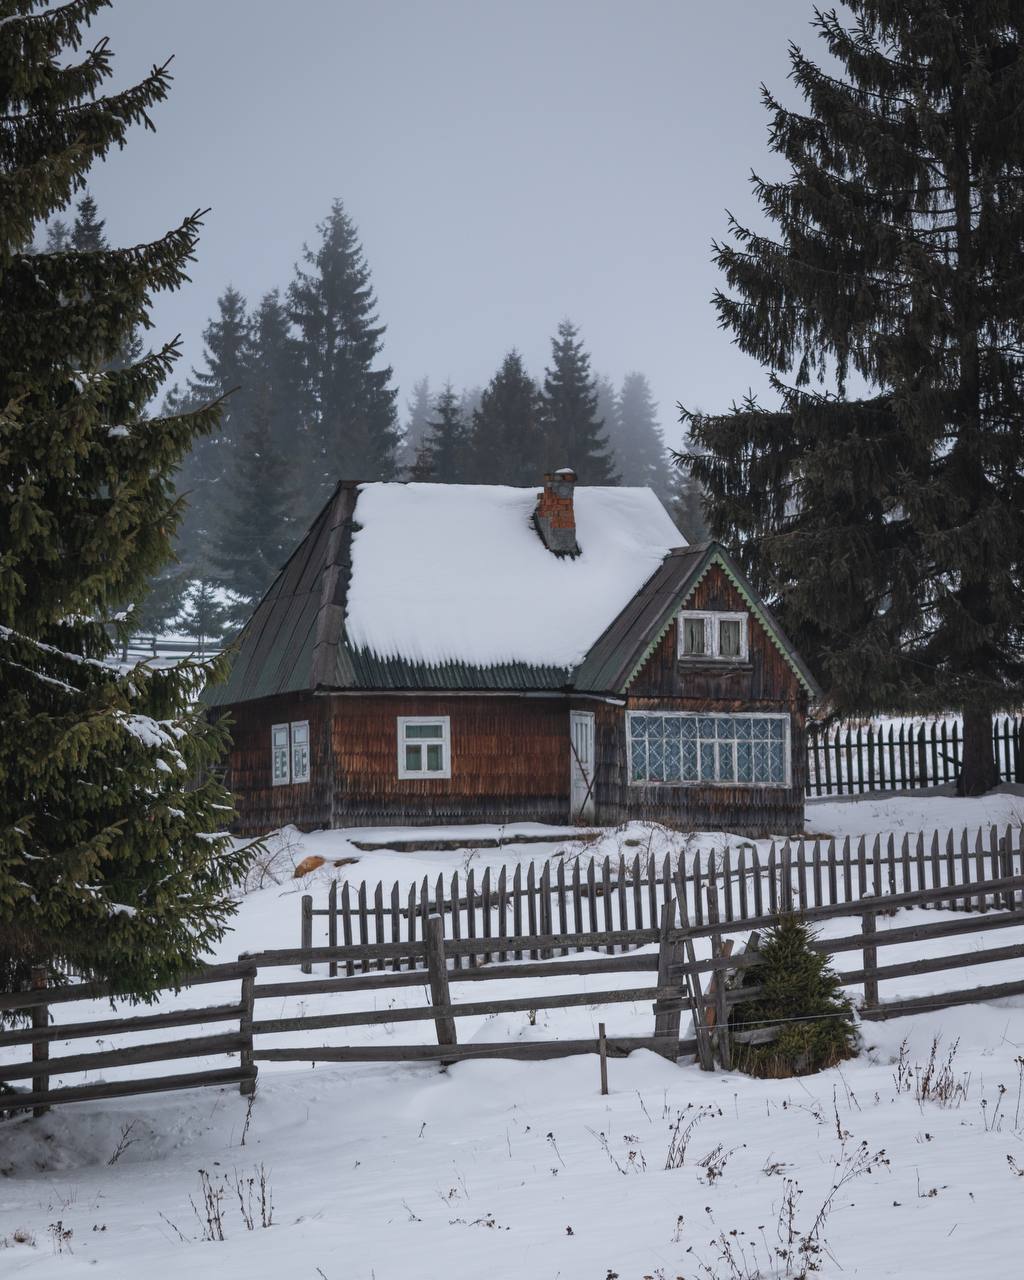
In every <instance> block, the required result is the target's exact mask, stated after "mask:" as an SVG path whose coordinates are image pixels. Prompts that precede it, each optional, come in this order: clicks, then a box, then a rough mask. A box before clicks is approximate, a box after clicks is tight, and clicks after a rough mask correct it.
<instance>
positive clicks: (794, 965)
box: [729, 916, 857, 1079]
mask: <svg viewBox="0 0 1024 1280" xmlns="http://www.w3.org/2000/svg"><path fill="white" fill-rule="evenodd" d="M814 940H815V934H814V931H813V930H812V929H811V928H810V927H809V926H808V925H807V924H806V923H804V921H802V920H800V919H798V918H797V917H796V916H784V917H783V918H782V919H781V920H780V921H779V922H778V924H776V925H773V926H772V928H770V929H768V930H767V931H766V932H765V935H764V938H763V939H762V940H761V943H760V946H759V951H760V954H761V963H760V964H758V965H756V966H754V967H752V968H748V969H744V970H743V981H742V983H741V984H740V986H741V989H742V988H743V987H751V988H757V990H758V994H757V995H756V996H754V997H753V998H752V999H750V1000H747V1001H744V1002H743V1003H737V1004H736V1005H735V1006H734V1007H733V1010H732V1012H731V1013H730V1015H729V1029H730V1031H732V1032H733V1034H734V1036H738V1037H739V1038H738V1039H735V1040H734V1045H733V1066H734V1067H735V1068H736V1070H737V1071H746V1072H747V1073H748V1074H749V1075H752V1076H762V1077H772V1078H776V1079H777V1078H779V1077H784V1076H804V1075H810V1074H812V1073H813V1072H815V1071H824V1070H826V1069H827V1068H828V1067H834V1066H836V1065H837V1064H838V1063H840V1062H843V1061H844V1060H845V1059H847V1058H852V1057H854V1056H855V1054H856V1052H857V1031H856V1027H855V1026H854V1022H853V1009H852V1006H851V1005H850V1001H849V998H848V997H847V996H846V994H845V993H844V991H843V988H842V984H841V983H840V981H839V977H838V975H837V974H836V972H835V970H834V969H832V968H831V967H830V957H829V956H827V955H824V954H823V953H822V952H820V951H817V950H815V949H814V947H813V946H812V943H813V942H814ZM758 1031H761V1032H767V1033H768V1034H771V1035H773V1036H774V1038H773V1039H771V1040H769V1041H768V1042H767V1043H761V1044H756V1043H755V1044H751V1043H744V1040H746V1039H747V1038H750V1039H758V1038H760V1037H756V1036H754V1035H752V1034H751V1033H756V1032H758Z"/></svg>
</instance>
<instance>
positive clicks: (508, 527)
mask: <svg viewBox="0 0 1024 1280" xmlns="http://www.w3.org/2000/svg"><path fill="white" fill-rule="evenodd" d="M680 541H681V539H680V536H679V534H678V532H677V531H676V529H675V527H674V526H673V524H672V522H671V520H670V519H669V517H668V515H667V513H666V512H665V510H664V508H663V507H662V506H661V504H660V503H659V501H658V500H657V498H656V497H655V496H654V494H653V493H652V492H651V491H650V490H648V489H630V488H597V487H585V486H582V485H580V486H577V485H576V477H575V475H574V473H573V472H572V471H569V470H564V471H560V472H556V473H554V474H553V475H550V476H547V477H545V482H544V488H543V490H541V491H540V492H539V493H538V492H537V490H536V489H513V488H507V487H504V486H498V485H438V484H415V483H410V484H398V483H395V484H385V483H379V484H353V483H342V484H339V485H338V487H337V489H336V490H335V492H334V494H333V496H332V497H331V499H330V501H329V502H328V503H327V504H326V506H325V507H324V508H323V510H322V511H321V512H320V514H319V516H318V517H317V519H316V521H315V522H314V524H313V526H312V528H311V529H310V531H309V533H308V534H307V535H306V537H305V538H304V540H303V541H302V543H301V544H300V546H299V547H298V548H297V549H296V551H295V553H294V554H293V555H292V557H291V559H290V560H289V561H288V563H287V564H286V565H285V567H284V568H283V569H282V571H281V573H280V575H279V576H278V578H277V580H276V581H275V583H274V584H273V586H272V587H271V588H270V590H269V591H268V592H267V594H266V596H265V597H264V599H263V600H262V601H261V602H260V604H259V605H258V607H257V608H256V610H255V612H254V613H253V615H252V618H251V619H250V621H249V622H248V624H247V625H246V627H245V629H244V631H243V632H242V634H241V637H240V641H239V647H238V651H237V655H236V657H235V659H234V663H233V667H232V670H231V674H230V677H229V679H228V681H227V683H226V684H223V685H221V686H218V687H216V688H211V689H209V690H208V691H207V693H206V695H205V697H206V700H207V702H208V704H209V705H210V707H211V708H212V709H213V711H214V713H215V714H216V713H220V712H227V713H230V716H231V721H232V725H233V729H232V734H233V740H234V746H233V750H232V752H231V755H230V760H229V766H228V772H227V782H228V785H229V786H230V788H231V789H232V791H233V792H234V795H235V798H236V803H237V806H238V812H239V824H238V825H239V829H240V830H241V831H244V832H259V831H266V830H268V829H271V828H275V827H278V826H281V825H283V824H285V823H294V824H295V825H297V826H299V827H300V828H304V829H310V828H315V827H338V826H354V825H368V824H373V825H380V824H441V823H445V824H446V823H460V822H502V821H507V820H520V821H523V820H526V821H530V820H532V821H539V822H546V823H561V824H564V823H566V822H588V823H603V824H610V823H619V822H622V821H624V820H626V819H630V818H649V819H657V820H659V821H663V822H667V823H671V824H673V825H676V826H679V827H683V828H690V829H723V828H724V829H727V830H730V831H736V832H741V833H746V834H762V833H767V832H779V833H792V832H794V831H797V830H799V829H801V827H802V825H803V797H804V785H805V780H806V718H807V708H808V700H809V698H812V697H813V696H814V695H815V694H816V687H815V684H814V680H813V678H812V677H811V675H810V674H809V672H808V671H807V669H806V667H805V666H804V664H803V663H802V662H801V660H800V658H799V657H798V655H797V654H796V653H795V652H794V651H793V648H792V646H791V645H790V644H789V642H788V641H787V639H786V637H785V636H784V635H783V634H782V632H781V630H780V629H779V627H778V624H777V623H776V622H775V620H774V619H773V618H772V616H771V614H770V613H769V611H768V610H767V609H766V608H765V606H764V604H763V602H762V601H761V600H760V599H759V598H758V596H757V594H756V592H755V591H754V590H753V589H752V588H751V585H750V583H749V582H748V581H747V580H746V579H745V578H744V576H743V574H742V573H741V572H740V570H739V568H738V567H737V565H736V564H735V563H734V561H733V560H732V559H731V558H730V557H729V555H728V554H727V552H726V551H725V550H724V549H723V548H722V547H721V546H719V545H717V544H714V543H705V544H702V545H700V546H679V545H678V544H679V542H680Z"/></svg>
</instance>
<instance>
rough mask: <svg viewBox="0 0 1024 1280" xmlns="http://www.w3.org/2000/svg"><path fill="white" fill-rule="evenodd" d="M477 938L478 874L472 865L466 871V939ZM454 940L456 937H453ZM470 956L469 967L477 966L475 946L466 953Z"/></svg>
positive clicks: (456, 953)
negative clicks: (476, 874)
mask: <svg viewBox="0 0 1024 1280" xmlns="http://www.w3.org/2000/svg"><path fill="white" fill-rule="evenodd" d="M475 938H476V876H475V873H474V871H473V868H472V867H470V868H469V870H468V871H467V872H466V940H467V942H469V941H472V940H473V939H475ZM453 941H454V939H453ZM450 954H451V955H458V954H459V952H458V951H452V952H450ZM466 954H467V955H468V956H469V967H470V968H471V969H475V968H476V964H477V950H476V947H475V946H473V947H471V948H470V949H469V951H468V952H467V953H466Z"/></svg>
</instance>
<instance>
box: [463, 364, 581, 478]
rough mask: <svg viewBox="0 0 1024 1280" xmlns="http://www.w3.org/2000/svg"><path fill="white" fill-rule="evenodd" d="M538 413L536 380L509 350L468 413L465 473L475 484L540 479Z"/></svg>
mask: <svg viewBox="0 0 1024 1280" xmlns="http://www.w3.org/2000/svg"><path fill="white" fill-rule="evenodd" d="M542 412H543V406H542V402H541V396H540V392H539V391H538V390H537V386H536V383H535V382H534V381H533V379H532V378H531V377H530V375H529V374H528V373H527V372H526V368H525V366H524V365H523V358H522V356H521V355H520V354H519V352H518V351H516V350H514V349H513V350H512V351H510V352H509V353H508V355H507V356H506V357H505V359H504V360H503V361H502V364H501V368H500V369H499V370H498V372H497V373H496V374H495V375H494V377H493V378H492V379H491V381H490V382H489V383H488V385H487V386H486V387H485V388H484V390H483V393H482V394H481V396H480V405H479V408H477V409H476V410H475V411H474V413H473V430H472V434H471V441H470V453H471V460H470V475H471V478H472V480H473V481H474V482H475V483H477V484H510V485H530V484H538V483H539V482H540V478H541V475H542V473H543V470H544V467H545V465H546V458H545V449H544V443H545V439H544V425H543V420H542ZM560 465H565V466H567V465H569V464H568V463H562V464H560Z"/></svg>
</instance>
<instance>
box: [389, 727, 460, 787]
mask: <svg viewBox="0 0 1024 1280" xmlns="http://www.w3.org/2000/svg"><path fill="white" fill-rule="evenodd" d="M398 776H399V777H400V778H450V777H451V776H452V752H451V720H450V718H449V717H448V716H429V717H427V716H399V717H398Z"/></svg>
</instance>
